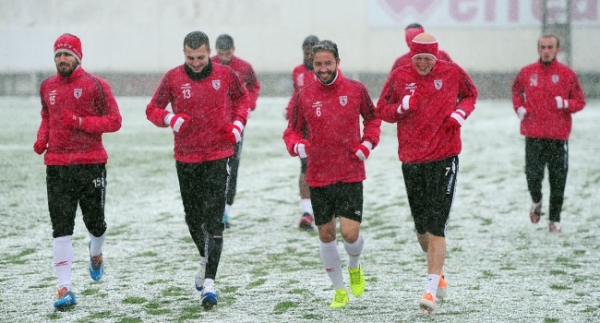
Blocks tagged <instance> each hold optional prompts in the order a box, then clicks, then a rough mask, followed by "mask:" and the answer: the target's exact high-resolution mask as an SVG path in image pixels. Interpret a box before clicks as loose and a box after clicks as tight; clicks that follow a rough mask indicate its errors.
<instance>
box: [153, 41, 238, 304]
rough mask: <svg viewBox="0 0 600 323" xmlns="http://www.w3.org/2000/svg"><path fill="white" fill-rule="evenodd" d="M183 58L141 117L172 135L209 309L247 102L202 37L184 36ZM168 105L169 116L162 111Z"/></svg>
mask: <svg viewBox="0 0 600 323" xmlns="http://www.w3.org/2000/svg"><path fill="white" fill-rule="evenodd" d="M183 55H184V58H185V63H184V64H183V65H179V66H177V67H175V68H173V69H171V70H169V71H168V72H167V73H166V74H165V75H164V76H163V78H162V80H161V81H160V84H159V85H158V88H157V89H156V92H155V93H154V96H153V97H152V100H151V101H150V103H149V104H148V106H147V107H146V116H147V118H148V120H150V121H151V122H152V123H153V124H155V125H156V126H158V127H171V129H172V131H173V135H174V137H175V147H174V157H175V169H176V170H177V177H178V179H179V189H180V191H181V200H182V202H183V209H184V212H185V222H186V223H187V225H188V229H189V232H190V235H191V237H192V240H193V241H194V244H195V245H196V248H197V249H198V252H199V253H200V266H199V269H198V272H197V274H196V278H195V284H196V289H197V290H198V291H200V292H201V304H202V306H203V307H204V308H205V309H207V310H209V309H212V308H213V306H214V305H216V304H217V303H218V296H217V293H216V290H215V277H216V275H217V268H218V266H219V261H220V258H221V251H222V249H223V230H224V225H223V206H224V205H225V195H226V189H227V182H228V181H229V165H228V162H229V160H230V157H231V156H233V154H234V151H233V145H235V144H236V143H238V142H239V141H240V140H241V138H242V131H243V130H244V125H245V124H246V118H247V116H248V110H249V109H250V103H249V102H248V91H247V90H246V88H245V87H244V85H243V84H242V83H241V82H240V80H239V78H238V77H237V76H236V75H235V72H234V71H233V70H232V69H231V68H229V67H227V66H224V65H221V64H213V63H212V62H211V60H210V43H209V39H208V36H207V35H206V34H205V33H203V32H201V31H192V32H190V33H189V34H187V35H186V36H185V38H184V40H183ZM168 104H171V110H172V112H170V111H168V110H166V106H167V105H168Z"/></svg>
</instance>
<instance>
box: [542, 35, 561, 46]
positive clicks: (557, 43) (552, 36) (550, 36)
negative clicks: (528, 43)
mask: <svg viewBox="0 0 600 323" xmlns="http://www.w3.org/2000/svg"><path fill="white" fill-rule="evenodd" d="M542 38H554V39H556V48H560V39H558V36H556V35H555V34H544V35H542V37H540V39H542ZM540 39H538V46H539V44H540Z"/></svg>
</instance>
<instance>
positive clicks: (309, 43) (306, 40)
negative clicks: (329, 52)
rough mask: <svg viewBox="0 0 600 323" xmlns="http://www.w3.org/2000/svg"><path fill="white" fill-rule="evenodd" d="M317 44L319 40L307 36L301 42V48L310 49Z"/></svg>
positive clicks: (315, 37)
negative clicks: (307, 47)
mask: <svg viewBox="0 0 600 323" xmlns="http://www.w3.org/2000/svg"><path fill="white" fill-rule="evenodd" d="M318 43H319V38H318V37H317V36H315V35H310V36H307V37H306V38H304V41H303V42H302V48H304V47H306V46H311V47H312V46H315V45H316V44H318Z"/></svg>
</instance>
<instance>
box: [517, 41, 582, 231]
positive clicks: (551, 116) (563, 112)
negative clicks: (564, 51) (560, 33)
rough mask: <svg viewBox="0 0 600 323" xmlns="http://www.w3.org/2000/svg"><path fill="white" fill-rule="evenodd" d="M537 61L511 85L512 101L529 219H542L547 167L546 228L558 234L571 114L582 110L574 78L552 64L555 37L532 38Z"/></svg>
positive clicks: (563, 67)
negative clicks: (521, 145) (521, 148)
mask: <svg viewBox="0 0 600 323" xmlns="http://www.w3.org/2000/svg"><path fill="white" fill-rule="evenodd" d="M537 46H538V53H539V55H540V59H539V60H538V61H537V62H535V63H533V64H530V65H527V66H525V67H524V68H523V69H521V71H520V72H519V74H518V75H517V77H516V79H515V81H514V83H513V85H512V101H513V107H514V109H515V112H516V113H517V116H518V117H519V119H520V120H521V134H522V135H523V136H525V176H526V178H527V188H528V189H529V194H530V195H531V199H532V205H531V208H530V211H529V218H530V220H531V222H532V223H538V222H539V221H540V217H541V216H542V181H543V179H544V169H545V168H546V166H547V167H548V178H549V181H550V203H549V204H550V209H549V220H550V222H549V223H548V228H549V230H550V232H553V233H560V232H561V230H562V229H561V226H560V220H561V218H560V213H561V211H562V205H563V199H564V194H565V185H566V183H567V171H568V169H569V135H570V134H571V126H572V120H571V115H572V114H573V113H575V112H578V111H581V110H582V109H583V107H584V106H585V97H584V94H583V90H582V89H581V84H580V83H579V79H578V78H577V75H576V74H575V72H573V70H571V69H570V68H569V67H568V66H566V65H564V64H561V63H560V62H558V60H556V54H558V53H559V52H560V43H559V40H558V37H556V36H555V35H544V36H542V37H540V38H539V40H538V44H537Z"/></svg>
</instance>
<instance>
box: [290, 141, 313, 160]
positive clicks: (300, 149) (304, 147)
mask: <svg viewBox="0 0 600 323" xmlns="http://www.w3.org/2000/svg"><path fill="white" fill-rule="evenodd" d="M309 150H310V144H309V143H308V141H306V140H300V142H298V143H297V144H295V145H294V153H296V154H297V155H298V157H300V158H306V157H308V151H309Z"/></svg>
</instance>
